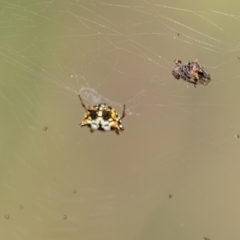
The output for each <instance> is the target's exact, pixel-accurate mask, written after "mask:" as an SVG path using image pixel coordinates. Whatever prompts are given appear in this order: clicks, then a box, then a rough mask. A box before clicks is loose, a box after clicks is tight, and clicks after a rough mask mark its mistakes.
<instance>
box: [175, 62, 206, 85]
mask: <svg viewBox="0 0 240 240" xmlns="http://www.w3.org/2000/svg"><path fill="white" fill-rule="evenodd" d="M174 64H175V66H174V67H173V70H172V75H173V76H174V77H175V78H176V79H177V80H179V79H180V78H181V79H183V80H184V81H187V82H189V83H192V84H194V86H195V87H196V85H198V84H200V85H203V86H207V85H208V83H209V82H210V81H211V76H210V74H209V73H208V72H207V71H206V70H205V68H204V67H203V66H202V65H201V64H200V63H198V61H197V60H195V61H193V62H190V61H189V62H187V63H182V61H181V60H174Z"/></svg>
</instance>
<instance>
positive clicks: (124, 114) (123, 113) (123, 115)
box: [119, 104, 126, 120]
mask: <svg viewBox="0 0 240 240" xmlns="http://www.w3.org/2000/svg"><path fill="white" fill-rule="evenodd" d="M125 108H126V106H125V104H124V105H123V112H122V116H121V117H120V119H119V120H122V119H123V118H124V117H125V116H126V112H125Z"/></svg>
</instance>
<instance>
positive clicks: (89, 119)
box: [78, 95, 126, 134]
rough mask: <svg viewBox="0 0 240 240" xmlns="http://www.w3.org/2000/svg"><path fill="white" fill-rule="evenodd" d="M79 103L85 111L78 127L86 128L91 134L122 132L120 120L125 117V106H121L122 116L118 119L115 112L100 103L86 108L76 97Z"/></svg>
mask: <svg viewBox="0 0 240 240" xmlns="http://www.w3.org/2000/svg"><path fill="white" fill-rule="evenodd" d="M78 97H79V99H80V102H81V104H82V106H83V108H84V109H85V117H84V119H83V120H82V122H81V123H80V124H79V126H80V127H84V126H88V127H89V128H90V131H91V132H94V131H96V130H99V131H115V133H116V134H119V133H120V131H123V130H124V128H123V126H122V119H123V118H124V117H125V115H126V114H125V104H124V105H123V112H122V116H121V117H119V116H118V113H117V112H116V110H115V109H114V108H112V107H110V106H108V105H107V104H105V103H100V104H98V105H95V106H93V107H90V108H87V107H86V106H85V104H84V103H83V101H82V98H81V96H80V95H78Z"/></svg>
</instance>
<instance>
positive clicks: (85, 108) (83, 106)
mask: <svg viewBox="0 0 240 240" xmlns="http://www.w3.org/2000/svg"><path fill="white" fill-rule="evenodd" d="M78 97H79V100H80V102H81V104H82V106H83V108H84V109H85V111H86V112H88V109H87V108H86V106H85V104H84V103H83V100H82V98H81V96H80V94H79V95H78Z"/></svg>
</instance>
